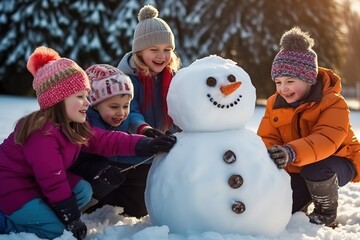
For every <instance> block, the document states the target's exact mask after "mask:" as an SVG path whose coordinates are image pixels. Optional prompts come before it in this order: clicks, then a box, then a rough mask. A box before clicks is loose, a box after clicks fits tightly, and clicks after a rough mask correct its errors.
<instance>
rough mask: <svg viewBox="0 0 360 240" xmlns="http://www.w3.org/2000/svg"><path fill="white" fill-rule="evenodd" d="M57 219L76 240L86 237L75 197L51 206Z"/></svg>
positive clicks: (84, 226)
mask: <svg viewBox="0 0 360 240" xmlns="http://www.w3.org/2000/svg"><path fill="white" fill-rule="evenodd" d="M51 207H52V209H53V210H54V212H55V214H56V215H57V217H58V218H59V219H60V220H61V221H62V222H63V223H64V224H65V226H66V229H67V230H68V231H70V232H72V234H73V235H74V237H75V238H76V239H78V240H82V239H84V238H85V236H86V232H87V228H86V225H85V223H83V222H82V221H81V219H80V210H79V208H78V206H77V204H76V198H75V195H72V196H71V197H69V198H67V199H65V200H63V201H61V202H58V203H56V204H52V205H51Z"/></svg>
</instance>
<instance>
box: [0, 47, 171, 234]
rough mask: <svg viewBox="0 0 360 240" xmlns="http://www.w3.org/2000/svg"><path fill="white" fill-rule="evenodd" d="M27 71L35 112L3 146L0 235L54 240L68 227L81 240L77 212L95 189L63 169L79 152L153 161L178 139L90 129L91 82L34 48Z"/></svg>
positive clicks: (70, 66)
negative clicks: (21, 234) (36, 106)
mask: <svg viewBox="0 0 360 240" xmlns="http://www.w3.org/2000/svg"><path fill="white" fill-rule="evenodd" d="M27 68H28V70H29V71H30V72H31V73H32V74H33V76H34V80H33V88H34V90H35V91H36V95H37V100H38V103H39V105H40V110H38V111H35V112H33V113H30V114H29V115H27V116H25V117H23V118H21V119H20V120H19V121H18V123H17V124H16V127H15V130H14V131H13V133H11V134H10V135H9V137H8V138H7V139H5V140H4V142H3V143H2V144H1V145H0V182H1V185H2V187H1V188H0V210H1V211H0V234H3V233H10V232H30V233H34V234H36V235H37V236H38V237H40V238H50V239H53V238H56V237H58V236H60V235H62V233H63V231H64V229H66V230H68V231H70V232H72V233H73V235H74V236H75V237H76V238H77V239H84V238H85V236H86V232H87V228H86V225H85V224H84V223H83V222H82V221H81V219H80V215H81V213H80V210H79V209H80V208H81V207H83V206H85V205H86V204H87V203H88V201H89V200H90V199H91V195H92V190H91V186H90V184H89V183H88V182H86V181H85V180H82V179H81V178H80V177H78V176H76V175H74V174H72V173H71V172H70V171H68V170H69V168H70V167H71V166H72V165H73V164H74V162H75V161H76V159H77V157H78V155H79V153H80V151H84V152H89V153H97V154H99V155H103V156H113V155H124V156H130V155H138V156H152V155H153V154H157V153H159V152H168V151H169V150H170V149H171V148H172V146H173V145H174V144H175V142H176V138H175V137H174V136H161V137H158V138H148V137H144V136H142V135H135V134H134V135H130V134H127V133H124V132H113V131H104V130H101V129H99V128H92V127H91V126H90V125H89V124H88V123H87V122H86V111H87V109H88V107H89V101H88V99H87V97H88V94H89V90H90V85H89V79H88V77H87V75H86V74H85V72H84V70H83V69H81V68H80V67H79V66H78V65H77V64H76V63H75V62H74V61H72V60H70V59H67V58H61V57H60V56H59V54H58V53H57V52H56V51H54V50H53V49H50V48H46V47H38V48H37V49H36V50H35V51H34V53H33V54H32V55H31V56H30V57H29V59H28V63H27ZM100 177H102V176H100ZM39 213H41V214H39Z"/></svg>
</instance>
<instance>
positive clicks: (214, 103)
mask: <svg viewBox="0 0 360 240" xmlns="http://www.w3.org/2000/svg"><path fill="white" fill-rule="evenodd" d="M206 96H207V97H208V98H209V101H210V102H211V103H212V104H213V105H214V106H216V107H218V108H231V107H235V106H236V105H237V104H238V103H239V102H240V99H241V98H242V95H239V96H238V97H237V98H236V99H235V100H234V101H233V102H231V103H228V104H222V103H220V102H219V101H216V100H215V99H214V98H213V97H212V96H211V94H210V93H208V94H207V95H206Z"/></svg>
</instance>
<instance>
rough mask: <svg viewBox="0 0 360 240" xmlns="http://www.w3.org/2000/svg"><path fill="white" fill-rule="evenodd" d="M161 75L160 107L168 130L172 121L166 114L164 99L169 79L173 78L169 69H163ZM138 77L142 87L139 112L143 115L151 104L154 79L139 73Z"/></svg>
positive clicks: (166, 108)
mask: <svg viewBox="0 0 360 240" xmlns="http://www.w3.org/2000/svg"><path fill="white" fill-rule="evenodd" d="M161 74H162V79H161V105H162V108H163V113H164V116H163V120H164V123H165V129H168V128H169V127H170V125H171V124H172V122H173V121H172V119H171V117H170V116H169V114H168V107H167V102H166V97H167V94H168V91H169V86H170V83H171V79H172V78H173V72H172V71H171V69H170V68H169V67H165V68H164V70H163V71H162V72H161ZM138 75H139V80H140V82H141V84H142V85H143V89H144V103H143V106H142V107H141V112H142V113H144V112H145V111H146V109H147V108H148V107H149V105H151V104H152V102H153V96H154V81H155V79H154V77H152V76H151V75H144V74H143V73H142V72H140V73H139V74H138Z"/></svg>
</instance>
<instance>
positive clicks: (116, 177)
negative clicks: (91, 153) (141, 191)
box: [94, 165, 126, 185]
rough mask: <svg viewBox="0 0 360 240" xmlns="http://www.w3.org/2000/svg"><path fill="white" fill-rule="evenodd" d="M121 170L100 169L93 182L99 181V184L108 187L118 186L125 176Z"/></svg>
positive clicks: (112, 168) (114, 168)
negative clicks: (107, 185) (108, 185)
mask: <svg viewBox="0 0 360 240" xmlns="http://www.w3.org/2000/svg"><path fill="white" fill-rule="evenodd" d="M121 170H122V169H121V168H118V167H115V166H110V165H109V166H107V167H106V168H104V169H102V170H101V171H100V172H99V173H98V174H97V175H96V176H95V177H94V180H96V179H99V181H100V182H101V183H105V184H110V185H120V184H122V183H123V182H124V181H125V178H126V177H125V174H124V173H122V172H121Z"/></svg>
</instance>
